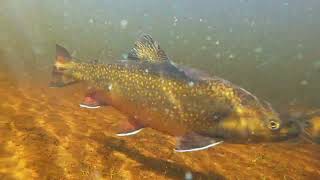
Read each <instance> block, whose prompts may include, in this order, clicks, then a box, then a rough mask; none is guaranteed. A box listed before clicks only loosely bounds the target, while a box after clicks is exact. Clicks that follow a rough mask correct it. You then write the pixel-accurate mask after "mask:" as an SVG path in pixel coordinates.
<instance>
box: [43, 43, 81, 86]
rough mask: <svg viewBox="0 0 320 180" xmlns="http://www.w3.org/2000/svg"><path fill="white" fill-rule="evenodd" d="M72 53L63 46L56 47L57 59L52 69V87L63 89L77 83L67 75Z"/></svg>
mask: <svg viewBox="0 0 320 180" xmlns="http://www.w3.org/2000/svg"><path fill="white" fill-rule="evenodd" d="M71 59H72V58H71V56H70V53H69V52H68V51H67V50H66V49H65V48H64V47H62V46H60V45H58V44H57V45H56V59H55V63H54V65H53V69H52V79H51V82H50V84H49V86H50V87H63V86H66V85H69V84H73V83H75V82H76V80H75V79H74V78H72V76H71V75H68V74H66V71H67V70H68V67H69V64H70V63H71Z"/></svg>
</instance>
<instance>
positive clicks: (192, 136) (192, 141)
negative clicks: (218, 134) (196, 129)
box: [175, 133, 223, 152]
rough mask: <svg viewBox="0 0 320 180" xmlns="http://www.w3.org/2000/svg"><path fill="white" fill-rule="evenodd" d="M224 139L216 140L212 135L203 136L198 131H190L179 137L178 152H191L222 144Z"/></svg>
mask: <svg viewBox="0 0 320 180" xmlns="http://www.w3.org/2000/svg"><path fill="white" fill-rule="evenodd" d="M222 142H223V141H219V140H216V139H214V138H211V137H207V136H202V135H200V134H197V133H188V134H186V135H184V136H182V137H179V138H178V144H177V147H176V149H175V151H176V152H191V151H200V150H204V149H208V148H210V147H213V146H216V145H218V144H221V143H222Z"/></svg>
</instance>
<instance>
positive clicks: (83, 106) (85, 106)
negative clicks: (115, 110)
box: [79, 104, 101, 109]
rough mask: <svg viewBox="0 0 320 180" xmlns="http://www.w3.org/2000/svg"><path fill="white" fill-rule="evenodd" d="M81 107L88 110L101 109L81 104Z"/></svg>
mask: <svg viewBox="0 0 320 180" xmlns="http://www.w3.org/2000/svg"><path fill="white" fill-rule="evenodd" d="M79 106H80V107H82V108H87V109H97V108H100V107H101V106H99V105H97V106H89V105H86V104H79Z"/></svg>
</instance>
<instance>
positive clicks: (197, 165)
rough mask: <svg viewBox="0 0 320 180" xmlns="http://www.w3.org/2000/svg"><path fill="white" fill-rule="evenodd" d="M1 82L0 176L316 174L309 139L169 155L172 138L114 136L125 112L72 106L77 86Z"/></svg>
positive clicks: (319, 151) (316, 151)
mask: <svg viewBox="0 0 320 180" xmlns="http://www.w3.org/2000/svg"><path fill="white" fill-rule="evenodd" d="M2 76H4V75H3V74H2ZM1 79H2V80H1V81H0V87H1V88H0V99H2V101H1V102H0V112H1V113H0V137H1V139H0V179H46V178H50V179H182V178H184V177H185V173H186V172H191V173H192V175H193V177H194V178H195V179H214V178H217V179H224V178H230V179H235V178H238V179H247V178H248V177H251V178H254V179H264V178H267V179H268V178H269V179H285V178H286V179H314V178H316V177H319V176H320V172H319V169H320V146H319V145H316V144H289V143H274V144H256V145H236V144H224V145H221V146H217V147H216V148H211V149H209V150H206V151H200V152H194V153H175V152H173V148H174V139H173V138H172V137H169V136H166V135H163V134H160V133H158V132H156V131H153V130H150V129H145V130H143V131H142V132H141V133H139V134H137V135H136V136H133V137H126V138H120V137H116V136H115V135H114V133H115V129H116V125H117V123H118V122H119V121H122V120H125V119H126V117H125V116H123V115H122V114H121V113H119V112H118V111H116V110H115V109H113V108H112V107H103V108H100V109H96V110H89V109H82V108H79V102H80V101H81V100H82V96H83V91H82V90H81V85H79V86H78V85H76V86H75V87H68V88H64V89H50V88H47V87H46V85H45V84H39V85H32V86H31V85H30V84H28V83H26V86H19V88H17V87H16V85H15V84H14V82H10V81H4V80H3V78H1ZM293 161H294V163H293Z"/></svg>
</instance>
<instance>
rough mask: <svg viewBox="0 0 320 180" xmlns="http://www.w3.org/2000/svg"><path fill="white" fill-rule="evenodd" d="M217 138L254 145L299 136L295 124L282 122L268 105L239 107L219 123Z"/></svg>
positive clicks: (297, 127) (298, 129) (298, 130)
mask: <svg viewBox="0 0 320 180" xmlns="http://www.w3.org/2000/svg"><path fill="white" fill-rule="evenodd" d="M218 129H219V130H218V132H219V136H221V137H222V138H223V139H226V140H229V141H231V142H239V143H250V142H253V143H256V142H275V141H283V140H287V139H289V138H291V137H295V136H297V135H298V134H299V132H300V128H299V126H298V125H296V124H295V123H289V122H284V121H282V120H281V119H280V117H279V115H278V113H277V112H275V111H274V110H273V109H272V107H271V105H270V104H268V103H264V105H262V104H261V106H260V105H259V106H258V105H256V106H239V107H236V110H235V112H234V113H232V114H231V115H230V116H228V117H226V118H225V119H224V120H222V121H220V123H219V128H218Z"/></svg>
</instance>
